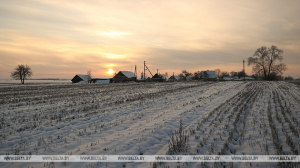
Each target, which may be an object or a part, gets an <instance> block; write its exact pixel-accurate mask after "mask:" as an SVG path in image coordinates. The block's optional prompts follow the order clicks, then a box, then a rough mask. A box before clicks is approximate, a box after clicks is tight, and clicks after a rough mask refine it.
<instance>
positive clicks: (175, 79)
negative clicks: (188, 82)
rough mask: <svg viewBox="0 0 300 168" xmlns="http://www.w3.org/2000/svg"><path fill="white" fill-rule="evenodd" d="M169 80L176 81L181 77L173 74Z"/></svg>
mask: <svg viewBox="0 0 300 168" xmlns="http://www.w3.org/2000/svg"><path fill="white" fill-rule="evenodd" d="M168 81H169V82H176V81H179V77H178V76H175V75H172V76H171V77H170V78H169V79H168Z"/></svg>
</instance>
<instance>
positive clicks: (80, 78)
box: [71, 74, 91, 83]
mask: <svg viewBox="0 0 300 168" xmlns="http://www.w3.org/2000/svg"><path fill="white" fill-rule="evenodd" d="M90 79H91V77H90V76H89V75H79V74H77V75H75V76H74V78H73V79H72V80H71V81H72V83H88V82H89V80H90Z"/></svg>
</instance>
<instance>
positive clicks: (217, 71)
mask: <svg viewBox="0 0 300 168" xmlns="http://www.w3.org/2000/svg"><path fill="white" fill-rule="evenodd" d="M215 72H216V76H217V78H220V72H221V70H220V69H215Z"/></svg>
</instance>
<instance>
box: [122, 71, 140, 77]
mask: <svg viewBox="0 0 300 168" xmlns="http://www.w3.org/2000/svg"><path fill="white" fill-rule="evenodd" d="M120 72H121V73H122V74H123V75H125V76H126V77H127V78H133V77H136V76H135V75H134V73H133V72H130V71H120Z"/></svg>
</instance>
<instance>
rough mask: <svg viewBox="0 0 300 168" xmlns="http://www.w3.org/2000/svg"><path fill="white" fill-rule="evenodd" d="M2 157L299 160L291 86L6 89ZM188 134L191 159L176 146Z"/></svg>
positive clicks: (299, 94) (298, 123)
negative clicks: (175, 137)
mask: <svg viewBox="0 0 300 168" xmlns="http://www.w3.org/2000/svg"><path fill="white" fill-rule="evenodd" d="M25 83H26V81H25ZM0 95H1V97H0V111H1V113H0V124H1V125H0V149H1V150H0V155H5V154H11V155H17V154H20V155H23V154H24V155H28V154H32V155H36V154H37V155H54V154H61V155H63V154H67V155H70V154H72V155H85V154H88V155H101V154H105V155H108V154H110V155H119V154H125V155H126V154H128V155H129V154H131V155H140V154H142V155H154V154H161V155H165V154H167V153H169V154H189V155H204V154H205V155H219V154H221V155H224V154H225V155H233V154H237V155H242V154H247V155H252V154H253V155H268V154H269V155H285V154H290V155H299V149H300V138H299V133H300V118H299V116H300V88H299V85H295V84H293V83H287V82H264V81H253V82H243V81H238V82H186V83H184V82H178V83H177V82H174V83H128V84H82V85H79V84H73V85H72V84H45V85H41V84H28V85H7V84H2V85H0ZM180 120H182V124H183V129H184V131H185V133H186V134H187V135H189V140H188V142H187V144H186V146H185V148H186V150H185V151H184V152H177V151H176V150H175V149H174V148H171V147H170V146H169V140H170V135H171V134H172V133H175V130H178V129H179V125H180ZM297 165H298V166H300V165H299V163H293V164H292V163H288V164H285V163H281V164H279V163H234V164H233V165H232V163H204V164H203V163H202V164H201V163H187V164H183V163H172V164H171V163H162V164H155V165H153V163H66V164H62V163H54V164H49V163H13V165H12V163H0V166H1V167H8V166H13V167H28V166H33V167H44V166H45V167H54V166H55V167H106V166H107V167H122V166H126V167H142V166H143V167H155V166H157V167H162V168H163V167H167V166H170V167H175V166H181V167H202V166H203V167H206V166H210V167H212V166H215V167H224V166H226V167H227V166H228V167H232V166H233V167H261V166H263V167H265V166H269V167H278V166H281V167H285V166H297Z"/></svg>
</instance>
